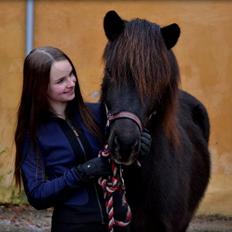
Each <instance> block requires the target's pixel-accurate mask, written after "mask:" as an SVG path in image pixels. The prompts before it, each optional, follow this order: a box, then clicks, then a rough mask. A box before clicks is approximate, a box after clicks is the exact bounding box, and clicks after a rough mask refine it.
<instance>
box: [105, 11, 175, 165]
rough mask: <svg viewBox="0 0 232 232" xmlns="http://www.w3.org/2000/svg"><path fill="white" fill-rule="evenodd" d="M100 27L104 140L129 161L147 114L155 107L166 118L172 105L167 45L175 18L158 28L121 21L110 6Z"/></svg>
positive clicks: (171, 66)
mask: <svg viewBox="0 0 232 232" xmlns="http://www.w3.org/2000/svg"><path fill="white" fill-rule="evenodd" d="M104 29H105V34H106V36H107V38H108V43H107V45H106V48H105V51H104V60H105V71H104V79H103V84H102V96H101V100H102V101H103V102H104V103H105V104H106V107H107V111H108V119H109V129H110V130H109V138H108V144H109V147H110V149H111V151H112V153H113V159H114V160H115V161H116V162H117V163H121V164H125V165H130V164H132V163H133V162H134V161H135V160H136V158H137V156H138V153H139V149H140V137H141V131H142V130H143V128H144V127H145V126H146V125H147V123H148V121H149V120H150V118H151V117H152V115H153V114H154V113H155V112H159V113H160V115H162V116H163V117H164V118H165V117H166V119H164V121H165V120H166V121H168V119H169V118H170V117H168V116H167V115H170V108H174V107H173V100H174V98H175V96H176V92H177V86H178V80H179V73H178V66H177V64H176V60H175V56H174V54H173V53H172V52H171V50H170V49H171V48H172V47H173V46H174V45H175V44H176V42H177V40H178V37H179V34H180V29H179V27H178V25H177V24H171V25H169V26H166V27H163V28H160V27H159V26H158V25H157V24H154V23H151V22H148V21H146V20H141V19H134V20H131V21H124V20H122V19H121V18H120V17H119V16H118V14H117V13H116V12H115V11H109V12H108V13H107V14H106V16H105V18H104ZM172 98H173V99H172ZM168 106H169V107H168ZM167 108H169V114H168V113H167V112H168V110H167ZM167 127H169V126H168V125H167Z"/></svg>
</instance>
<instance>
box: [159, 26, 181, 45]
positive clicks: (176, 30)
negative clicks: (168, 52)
mask: <svg viewBox="0 0 232 232" xmlns="http://www.w3.org/2000/svg"><path fill="white" fill-rule="evenodd" d="M161 34H162V37H163V39H164V42H165V44H166V47H167V48H168V49H171V48H172V47H174V46H175V45H176V43H177V40H178V38H179V36H180V27H179V26H178V25H177V24H176V23H173V24H170V25H168V26H166V27H162V28H161Z"/></svg>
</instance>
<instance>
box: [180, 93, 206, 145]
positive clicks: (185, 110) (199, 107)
mask: <svg viewBox="0 0 232 232" xmlns="http://www.w3.org/2000/svg"><path fill="white" fill-rule="evenodd" d="M179 103H180V108H181V110H180V114H181V115H180V118H182V117H186V118H185V119H186V120H189V123H194V124H195V125H197V126H198V127H199V128H200V131H201V132H202V135H203V138H204V139H205V140H206V141H207V143H208V141H209V134H210V123H209V117H208V113H207V111H206V108H205V106H204V105H203V104H202V103H201V102H200V101H199V100H198V99H197V98H195V97H193V96H192V95H191V94H189V93H187V92H185V91H183V90H180V91H179Z"/></svg>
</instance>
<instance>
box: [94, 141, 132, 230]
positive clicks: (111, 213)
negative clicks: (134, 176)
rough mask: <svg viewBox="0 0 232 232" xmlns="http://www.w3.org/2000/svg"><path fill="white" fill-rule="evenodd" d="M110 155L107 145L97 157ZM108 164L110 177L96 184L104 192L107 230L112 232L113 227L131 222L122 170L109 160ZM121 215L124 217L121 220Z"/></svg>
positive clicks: (101, 179)
mask: <svg viewBox="0 0 232 232" xmlns="http://www.w3.org/2000/svg"><path fill="white" fill-rule="evenodd" d="M110 155H111V153H110V151H109V149H108V145H106V146H105V148H104V149H103V150H101V151H100V152H99V156H104V157H110ZM109 162H110V164H111V168H112V176H108V177H107V178H103V177H100V178H99V179H98V183H99V185H100V186H101V187H102V189H103V192H104V199H105V204H106V213H107V215H108V219H109V222H108V229H109V231H110V232H113V231H114V226H115V225H116V226H120V227H125V226H127V225H128V224H129V223H130V221H131V218H132V215H131V209H130V206H129V205H128V203H127V200H126V191H125V185H124V180H123V177H122V168H121V166H120V165H117V164H116V163H115V162H113V160H111V159H110V160H109ZM122 214H123V215H124V218H123V219H122ZM117 217H119V219H117Z"/></svg>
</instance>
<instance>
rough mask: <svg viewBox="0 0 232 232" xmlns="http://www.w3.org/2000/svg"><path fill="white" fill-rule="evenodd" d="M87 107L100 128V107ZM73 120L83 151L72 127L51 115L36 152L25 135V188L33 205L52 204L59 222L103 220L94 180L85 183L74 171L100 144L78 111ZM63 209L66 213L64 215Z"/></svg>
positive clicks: (101, 205)
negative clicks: (86, 126)
mask: <svg viewBox="0 0 232 232" xmlns="http://www.w3.org/2000/svg"><path fill="white" fill-rule="evenodd" d="M87 106H88V108H89V109H90V111H91V112H92V114H93V116H94V118H95V120H96V121H97V122H98V123H99V125H100V127H101V128H102V129H103V128H104V125H105V115H104V112H103V110H102V106H101V105H100V104H87ZM72 123H73V125H75V126H76V128H77V127H78V131H79V133H80V134H81V137H80V138H81V142H82V145H83V146H84V152H83V149H82V148H81V146H80V144H79V142H78V141H77V137H76V136H75V134H74V133H73V130H72V129H71V127H70V126H69V125H68V123H67V122H66V121H65V120H63V119H61V118H56V117H51V119H49V120H48V121H47V122H46V123H44V124H43V125H41V126H40V128H39V130H38V133H37V144H38V147H39V149H38V151H37V150H36V151H37V152H36V151H35V149H34V148H33V146H32V143H31V142H30V138H29V137H27V138H25V142H24V144H23V159H22V165H21V171H22V177H23V184H24V189H25V192H26V195H27V198H28V201H29V203H30V204H31V205H32V206H33V207H35V208H36V209H45V208H48V207H54V214H53V216H54V215H56V217H57V218H58V220H60V221H64V222H80V223H84V222H93V221H101V222H103V221H104V217H105V209H104V204H103V199H102V192H101V191H100V189H99V186H98V184H97V180H95V182H94V181H93V182H90V183H87V184H86V183H85V184H84V183H82V182H81V180H80V177H79V176H78V174H77V172H76V170H75V166H77V165H78V164H80V163H83V162H85V161H86V160H89V159H91V158H94V157H96V156H97V155H98V152H99V150H100V149H102V144H100V143H99V142H98V140H97V139H96V138H94V137H93V136H92V135H91V134H90V133H89V132H88V130H87V129H86V128H85V127H84V125H83V122H82V120H81V117H80V115H79V113H77V114H76V115H75V117H74V119H73V120H72ZM84 153H85V154H84ZM66 211H67V212H69V213H68V214H67V216H65V215H66V213H65V212H66ZM70 212H72V213H71V214H70Z"/></svg>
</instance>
